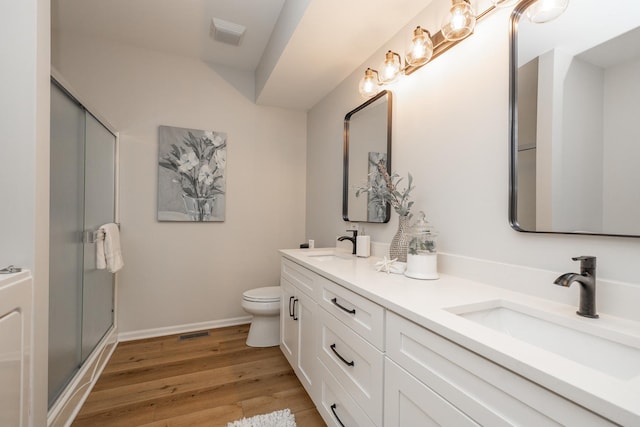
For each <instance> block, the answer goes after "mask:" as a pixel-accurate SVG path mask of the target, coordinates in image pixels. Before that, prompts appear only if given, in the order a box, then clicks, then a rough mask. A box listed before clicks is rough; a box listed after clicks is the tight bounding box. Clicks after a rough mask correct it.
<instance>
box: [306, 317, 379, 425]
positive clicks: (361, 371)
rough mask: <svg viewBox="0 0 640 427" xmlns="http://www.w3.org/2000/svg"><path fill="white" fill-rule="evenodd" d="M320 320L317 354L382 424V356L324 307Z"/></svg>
mask: <svg viewBox="0 0 640 427" xmlns="http://www.w3.org/2000/svg"><path fill="white" fill-rule="evenodd" d="M319 320H320V346H319V354H318V357H319V358H320V360H321V361H322V362H323V363H324V366H325V367H326V368H327V369H328V370H329V371H330V372H331V373H332V374H333V376H334V377H335V378H336V379H337V380H338V382H340V384H341V385H342V386H343V388H344V389H345V390H346V391H347V392H348V393H349V394H350V395H351V397H352V398H353V400H355V401H356V402H357V403H358V404H359V405H360V407H361V408H362V409H363V410H364V412H366V413H367V414H368V415H369V417H370V418H371V419H372V420H373V421H375V422H376V424H381V423H382V393H383V390H382V381H383V367H384V355H383V354H382V353H381V352H380V351H379V350H378V349H376V348H375V347H374V346H372V345H371V344H369V343H368V342H367V341H365V340H364V339H363V338H362V337H360V336H358V334H356V333H355V332H353V331H352V330H350V329H348V328H347V327H346V326H345V325H344V324H343V323H341V322H340V321H339V320H338V319H336V318H335V317H334V316H333V315H331V314H329V313H328V312H327V311H325V310H324V309H322V310H320V318H319ZM345 425H346V424H345Z"/></svg>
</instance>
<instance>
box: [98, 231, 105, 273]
mask: <svg viewBox="0 0 640 427" xmlns="http://www.w3.org/2000/svg"><path fill="white" fill-rule="evenodd" d="M99 233H102V235H103V236H104V235H105V234H104V232H103V231H100V232H99ZM96 268H97V269H98V270H104V269H105V268H107V259H106V258H105V256H104V238H102V239H96Z"/></svg>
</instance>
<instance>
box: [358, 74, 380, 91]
mask: <svg viewBox="0 0 640 427" xmlns="http://www.w3.org/2000/svg"><path fill="white" fill-rule="evenodd" d="M373 73H376V74H378V72H377V71H376V70H372V69H371V68H367V69H366V70H365V72H364V76H363V77H362V79H360V85H359V87H358V90H359V91H360V95H362V96H363V97H364V98H371V97H372V96H374V95H376V94H377V93H378V89H379V83H378V79H377V77H376V76H374V74H373Z"/></svg>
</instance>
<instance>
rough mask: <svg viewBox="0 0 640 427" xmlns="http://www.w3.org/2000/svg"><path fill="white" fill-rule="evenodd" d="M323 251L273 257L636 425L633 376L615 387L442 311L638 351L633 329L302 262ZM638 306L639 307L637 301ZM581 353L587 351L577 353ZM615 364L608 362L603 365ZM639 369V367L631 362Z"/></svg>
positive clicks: (554, 307) (551, 307) (427, 283)
mask: <svg viewBox="0 0 640 427" xmlns="http://www.w3.org/2000/svg"><path fill="white" fill-rule="evenodd" d="M332 250H334V248H329V249H288V250H282V251H281V253H282V255H283V256H284V257H285V258H288V259H290V260H292V261H294V262H296V263H298V264H301V265H303V266H305V267H307V268H309V269H310V270H312V271H314V272H316V273H318V274H320V275H322V276H324V277H326V278H328V279H330V280H332V281H334V282H336V283H338V284H340V285H342V286H344V287H345V288H348V289H350V290H352V291H354V292H356V293H358V294H360V295H362V296H364V297H366V298H368V299H370V300H372V301H374V302H376V303H378V304H380V305H382V306H384V307H385V308H387V309H389V310H391V311H393V312H395V313H397V314H399V315H401V316H403V317H405V318H407V319H409V320H411V321H413V322H415V323H417V324H419V325H421V326H423V327H425V328H428V329H429V330H431V331H433V332H435V333H437V334H439V335H441V336H443V337H446V338H448V339H449V340H451V341H454V342H456V343H457V344H459V345H461V346H463V347H466V348H468V349H469V350H472V351H474V352H475V353H477V354H480V355H482V356H485V357H486V358H488V359H490V360H492V361H494V362H495V363H498V364H499V365H502V366H504V367H506V368H508V369H510V370H511V371H514V372H516V373H518V374H520V375H522V376H523V377H525V378H528V379H530V380H531V381H534V382H535V383H537V384H540V385H541V386H543V387H546V388H547V389H550V390H552V391H554V392H556V393H557V394H559V395H561V396H564V397H565V398H567V399H569V400H571V401H573V402H576V403H578V404H580V405H582V406H584V407H585V408H589V409H590V410H592V411H594V412H596V413H598V414H601V415H602V416H604V417H606V418H609V419H610V420H612V421H614V422H617V423H620V424H622V425H640V376H636V377H634V378H631V379H620V378H616V377H613V376H610V375H607V374H605V373H603V372H600V371H598V370H596V369H593V368H590V367H587V366H585V365H582V364H579V363H577V362H573V361H571V360H569V359H566V358H564V357H562V356H559V355H556V354H554V353H552V352H550V351H546V350H543V349H541V348H539V347H536V346H533V345H530V344H528V343H526V342H524V341H520V340H518V339H516V338H513V337H510V336H508V335H506V334H503V333H501V332H498V331H494V330H492V329H490V328H488V327H485V326H482V325H479V324H476V323H474V322H472V321H469V320H467V319H464V318H462V317H460V316H458V315H456V314H453V313H452V312H450V311H447V310H446V309H447V308H450V307H456V306H462V305H467V304H477V303H482V302H487V301H492V300H507V301H510V302H513V303H516V304H522V305H525V306H528V307H534V308H536V309H540V310H544V311H545V313H550V314H551V315H552V316H556V317H559V318H563V319H566V321H568V322H571V324H572V325H575V326H576V327H577V328H578V329H584V330H586V331H589V330H591V329H594V325H595V327H597V328H603V329H608V330H613V331H617V332H619V333H620V334H622V335H624V338H625V339H626V343H627V344H628V345H630V346H632V347H635V348H638V349H640V323H638V322H633V321H630V320H626V319H622V318H617V317H613V316H608V315H606V314H602V313H601V314H600V318H599V319H587V318H583V317H580V316H577V315H576V314H575V312H576V308H577V304H578V301H576V305H575V306H570V305H566V304H560V303H555V302H553V301H549V300H546V299H541V298H536V297H532V296H529V295H525V294H522V293H518V292H513V291H510V290H506V289H503V288H499V287H495V286H490V285H487V284H483V283H478V282H475V281H472V280H467V279H463V278H459V277H455V276H451V275H444V274H440V279H438V280H416V279H410V278H408V277H405V276H403V275H398V274H388V273H384V272H378V271H376V267H375V263H376V262H378V261H380V259H379V258H374V257H370V258H356V257H355V256H349V255H346V254H344V255H342V254H341V256H340V257H336V258H334V259H326V258H322V257H320V258H317V257H310V256H309V255H310V254H312V253H321V252H327V251H332ZM638 303H639V304H640V301H638ZM584 351H585V352H588V351H589V349H588V348H585V349H584ZM610 362H611V363H612V364H615V363H616V361H615V360H611V361H610ZM638 363H639V364H640V360H638Z"/></svg>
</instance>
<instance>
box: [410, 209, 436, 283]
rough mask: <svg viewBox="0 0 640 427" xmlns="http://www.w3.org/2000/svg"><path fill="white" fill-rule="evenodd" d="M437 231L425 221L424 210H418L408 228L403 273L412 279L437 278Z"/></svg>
mask: <svg viewBox="0 0 640 427" xmlns="http://www.w3.org/2000/svg"><path fill="white" fill-rule="evenodd" d="M437 235H438V234H437V233H436V231H435V229H434V228H433V227H431V225H430V224H429V222H428V221H427V219H426V217H425V214H424V212H422V211H421V212H419V213H418V215H417V219H416V221H415V222H414V223H413V225H412V226H411V228H410V229H409V248H408V250H407V269H406V270H405V272H404V275H405V276H407V277H411V278H412V279H424V280H433V279H438V278H439V276H438V254H437V247H436V238H437Z"/></svg>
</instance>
